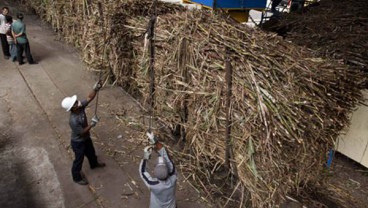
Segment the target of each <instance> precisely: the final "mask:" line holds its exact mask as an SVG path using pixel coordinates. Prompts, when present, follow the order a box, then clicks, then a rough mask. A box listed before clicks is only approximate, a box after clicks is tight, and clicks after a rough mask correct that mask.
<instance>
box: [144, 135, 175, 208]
mask: <svg viewBox="0 0 368 208" xmlns="http://www.w3.org/2000/svg"><path fill="white" fill-rule="evenodd" d="M147 136H148V140H149V143H150V144H151V146H148V147H146V148H145V149H144V157H143V159H142V161H141V164H140V166H139V173H140V176H141V178H142V180H143V181H144V183H145V184H146V186H147V187H148V188H149V189H150V191H151V197H150V206H149V207H150V208H175V207H176V197H175V191H176V180H177V174H176V170H175V166H174V163H173V162H172V160H171V159H170V157H169V156H168V154H167V152H166V149H165V147H163V145H162V144H161V143H160V142H158V141H157V139H156V138H155V136H154V135H153V133H150V132H147ZM152 149H155V150H156V151H157V152H158V154H159V157H158V160H157V164H156V166H155V169H154V171H153V174H154V177H152V176H151V175H150V174H149V173H148V172H147V170H146V166H147V162H148V160H149V159H150V156H151V152H152Z"/></svg>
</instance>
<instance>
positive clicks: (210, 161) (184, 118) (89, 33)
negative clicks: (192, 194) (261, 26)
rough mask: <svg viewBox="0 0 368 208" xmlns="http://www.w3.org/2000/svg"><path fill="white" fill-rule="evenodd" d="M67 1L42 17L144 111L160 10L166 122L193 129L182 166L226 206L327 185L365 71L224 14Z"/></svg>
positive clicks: (160, 88) (273, 200)
mask: <svg viewBox="0 0 368 208" xmlns="http://www.w3.org/2000/svg"><path fill="white" fill-rule="evenodd" d="M33 2H38V1H32V0H30V1H29V3H30V4H31V5H32V4H33ZM55 2H59V1H56V0H54V1H52V0H49V4H47V5H43V7H45V8H46V10H42V11H38V13H40V14H42V15H41V16H42V17H45V18H46V20H49V21H51V22H52V25H53V26H54V27H55V28H56V29H57V30H58V31H59V32H60V34H62V35H63V36H64V37H65V39H66V40H69V41H70V42H71V43H74V44H75V45H77V46H79V47H80V49H81V51H82V55H83V59H84V61H85V62H86V63H87V64H88V66H89V67H91V68H95V69H102V70H103V71H104V72H106V74H107V75H111V76H113V77H114V80H115V82H116V83H118V84H120V85H122V86H124V87H125V88H126V89H127V91H128V92H129V93H131V94H133V95H135V96H136V97H137V98H140V100H141V102H142V104H143V105H144V106H148V105H147V104H146V103H147V99H146V98H149V92H150V87H149V86H150V78H151V77H150V73H149V66H150V54H151V53H150V52H151V51H150V48H151V47H150V42H149V41H148V38H147V35H146V34H147V29H148V23H149V21H150V19H152V15H153V14H157V18H156V24H155V36H154V42H155V45H154V46H155V59H154V71H155V75H154V78H155V94H154V97H155V106H154V115H155V118H156V119H157V120H160V122H161V123H164V124H166V125H167V126H171V125H179V126H181V128H182V129H185V131H182V133H183V134H182V136H184V132H185V144H184V148H183V149H182V150H180V151H176V152H175V155H176V157H175V159H177V160H180V167H181V169H182V170H183V171H184V172H183V173H184V175H185V176H186V177H187V178H188V179H190V181H192V183H193V184H194V185H195V186H196V187H199V188H201V190H202V191H203V193H204V194H205V195H206V196H207V197H209V198H212V199H213V200H214V201H217V202H218V203H220V204H221V206H230V205H231V206H234V204H236V206H239V207H244V206H249V205H252V206H253V207H274V206H276V205H278V204H279V203H281V202H282V201H283V200H284V199H285V198H284V197H285V195H287V194H288V193H289V192H298V191H299V190H300V189H303V188H304V186H306V184H309V183H313V182H315V181H317V180H318V179H319V175H320V173H321V171H322V169H323V166H324V164H325V161H326V159H327V158H326V152H327V151H328V150H329V148H331V147H332V145H333V142H334V141H335V139H336V138H337V136H338V134H339V133H340V131H341V130H342V129H343V128H344V127H346V126H347V125H348V124H349V114H350V113H351V111H352V110H353V108H354V107H355V105H356V104H357V103H358V102H359V101H360V100H361V93H360V91H359V86H358V85H357V84H356V83H357V82H358V81H359V80H360V79H361V78H360V77H359V74H357V73H355V71H354V70H350V69H348V68H346V67H344V66H342V65H339V64H337V63H335V62H332V61H329V60H325V59H321V58H317V57H315V56H314V55H313V54H312V52H311V51H309V50H308V49H306V48H301V47H295V46H293V45H292V44H290V43H287V42H285V41H283V40H282V38H280V37H278V36H276V35H270V34H265V33H264V32H262V31H259V30H258V29H252V28H248V27H246V26H244V25H240V24H237V23H235V22H233V21H232V20H231V19H229V18H227V17H225V16H223V15H222V14H213V13H210V12H208V11H186V10H184V9H182V8H180V7H178V6H173V5H168V4H163V3H158V4H157V5H156V6H155V5H153V4H152V3H151V1H143V0H130V1H122V0H121V1H112V0H110V1H109V0H101V1H96V2H93V3H89V4H88V5H87V3H88V2H90V1H85V0H83V1H74V0H70V1H66V0H64V1H60V2H64V3H58V4H57V3H55ZM47 7H53V10H52V9H50V8H48V9H47ZM69 7H70V8H72V9H74V10H73V12H71V11H70V10H69V9H70V8H69ZM40 8H42V7H40ZM59 8H62V9H59ZM66 8H69V9H66ZM65 10H68V11H67V12H68V14H69V16H68V17H64V15H66V14H65V12H66V11H65ZM49 11H53V13H50V12H49ZM78 13H80V14H79V15H82V16H81V17H80V18H75V22H70V21H73V20H74V17H77V16H78ZM83 15H84V16H83ZM56 16H57V17H56ZM60 16H61V17H60ZM57 18H60V19H57ZM66 18H68V22H62V21H63V20H65V19H66ZM55 22H59V23H58V24H55ZM55 25H56V26H55ZM66 25H68V26H69V27H66ZM59 26H60V27H59ZM226 63H227V64H226ZM225 65H227V66H226V67H225ZM229 68H232V71H233V72H232V74H231V73H228V75H229V76H228V78H230V79H228V80H231V81H232V87H231V88H228V86H229V85H228V84H227V82H226V79H225V75H226V72H227V71H228V72H229V71H230V70H229ZM230 75H231V76H230ZM111 76H110V77H111ZM229 90H230V91H231V93H230V94H228V93H227V92H229ZM227 95H230V96H227ZM227 123H230V125H227ZM227 127H231V129H230V128H228V130H227ZM229 129H230V131H229ZM226 138H227V139H228V140H227V139H226Z"/></svg>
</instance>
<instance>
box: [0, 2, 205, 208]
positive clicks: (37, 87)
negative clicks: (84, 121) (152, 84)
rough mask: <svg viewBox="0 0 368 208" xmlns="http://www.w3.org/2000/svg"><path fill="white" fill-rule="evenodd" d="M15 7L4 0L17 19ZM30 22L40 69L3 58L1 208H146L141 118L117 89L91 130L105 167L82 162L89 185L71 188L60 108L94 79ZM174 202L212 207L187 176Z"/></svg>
mask: <svg viewBox="0 0 368 208" xmlns="http://www.w3.org/2000/svg"><path fill="white" fill-rule="evenodd" d="M10 2H11V1H4V0H0V6H1V7H2V6H9V7H10V9H11V14H12V15H15V13H16V7H14V5H10ZM25 23H26V24H27V33H28V37H29V39H30V43H31V51H32V54H33V57H34V59H35V60H36V61H37V62H38V64H37V65H28V64H25V65H22V66H18V65H17V64H16V63H12V62H11V61H9V60H4V59H3V57H2V55H1V56H0V74H1V76H0V207H4V208H5V207H70V208H76V207H88V208H94V207H137V208H139V207H148V203H149V191H148V190H147V188H146V187H145V186H144V184H143V182H142V181H141V179H140V178H139V175H138V164H139V162H140V159H141V155H142V154H143V151H142V149H143V148H144V145H145V138H144V135H143V134H142V129H143V128H139V126H138V127H137V125H135V124H136V123H138V122H136V121H137V119H139V118H140V116H141V115H142V113H141V110H140V108H139V107H138V105H137V104H136V103H135V101H134V100H133V99H131V98H130V96H128V95H127V94H126V93H124V92H123V91H122V90H121V89H120V88H117V87H105V88H104V89H103V90H102V91H101V93H100V98H99V99H100V104H99V116H100V117H101V122H100V123H99V124H98V125H97V126H96V127H95V128H94V129H93V140H94V143H95V147H96V151H97V154H98V157H99V159H100V160H101V161H103V162H105V163H106V164H107V166H106V167H105V168H104V169H97V170H90V169H89V168H88V164H87V163H88V161H87V160H85V162H84V167H83V172H84V174H85V175H86V177H87V179H88V180H89V182H90V185H89V186H80V185H77V184H75V183H73V181H72V179H71V174H70V168H71V164H72V159H73V154H72V151H71V149H70V145H69V140H70V136H69V135H70V128H69V126H68V118H69V115H68V113H66V112H65V111H64V110H63V109H62V108H61V106H60V102H61V100H62V99H63V98H64V97H65V96H71V95H73V94H77V95H78V97H81V98H82V97H84V98H85V97H86V96H87V94H88V92H89V91H90V90H91V87H92V86H93V84H94V82H95V80H96V76H95V75H93V73H91V72H88V71H87V70H85V66H84V65H83V63H82V62H81V61H80V59H79V54H78V52H77V51H75V50H74V49H73V48H72V47H69V46H66V45H65V43H63V42H61V41H57V40H56V36H55V34H54V33H53V32H52V30H51V29H50V28H49V27H48V26H47V25H45V24H44V23H42V22H41V21H40V20H39V19H38V18H37V17H35V16H33V15H27V14H26V15H25ZM94 105H95V103H93V104H92V105H91V107H90V108H89V109H88V110H87V115H88V117H89V118H91V117H92V115H93V111H94ZM177 201H178V205H179V207H193V208H195V207H208V206H207V205H205V203H203V201H202V200H201V197H200V196H199V194H198V193H197V192H196V190H195V189H193V188H191V186H189V185H188V183H184V182H183V177H181V180H180V182H179V183H178V187H177Z"/></svg>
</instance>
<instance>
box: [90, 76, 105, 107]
mask: <svg viewBox="0 0 368 208" xmlns="http://www.w3.org/2000/svg"><path fill="white" fill-rule="evenodd" d="M101 87H102V83H101V81H98V82H96V84H95V85H94V86H93V91H92V92H90V93H89V95H88V96H87V105H88V104H89V103H90V102H91V101H92V100H93V99H95V97H96V95H97V93H98V91H99V90H100V89H101Z"/></svg>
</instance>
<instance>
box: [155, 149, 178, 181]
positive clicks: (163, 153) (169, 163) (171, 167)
mask: <svg viewBox="0 0 368 208" xmlns="http://www.w3.org/2000/svg"><path fill="white" fill-rule="evenodd" d="M156 150H157V152H158V154H159V155H160V156H161V157H163V158H164V159H165V162H166V165H167V168H168V169H169V176H172V175H174V174H176V169H175V165H174V163H173V161H172V160H171V158H170V157H169V154H168V153H167V151H166V149H165V147H164V146H163V145H162V144H161V143H160V142H157V143H156Z"/></svg>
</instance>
